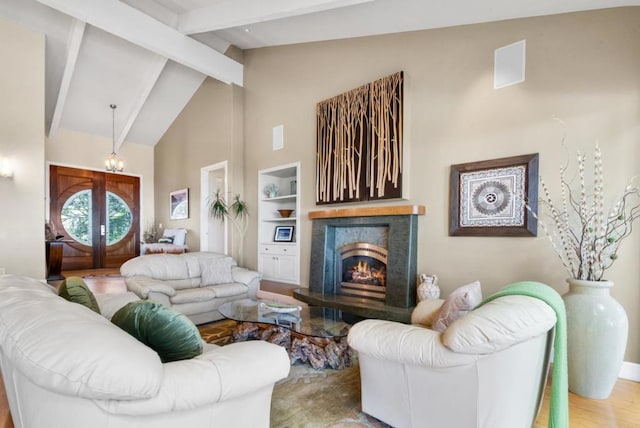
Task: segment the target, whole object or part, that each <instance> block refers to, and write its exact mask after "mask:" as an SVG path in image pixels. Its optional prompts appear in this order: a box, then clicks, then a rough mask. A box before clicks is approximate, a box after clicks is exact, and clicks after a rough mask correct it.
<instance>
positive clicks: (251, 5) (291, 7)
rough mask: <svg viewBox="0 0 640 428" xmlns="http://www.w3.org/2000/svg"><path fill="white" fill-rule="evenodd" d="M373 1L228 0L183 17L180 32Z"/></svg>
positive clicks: (290, 15)
mask: <svg viewBox="0 0 640 428" xmlns="http://www.w3.org/2000/svg"><path fill="white" fill-rule="evenodd" d="M371 1H373V0H271V1H264V0H226V1H221V2H218V3H216V4H214V5H212V6H207V7H203V8H199V9H195V10H192V11H189V12H185V13H183V14H181V15H180V16H179V19H178V30H179V31H180V32H182V33H184V34H195V33H204V32H207V31H215V30H221V29H223V28H232V27H239V26H243V25H250V24H256V23H259V22H264V21H272V20H274V19H280V18H289V17H292V16H298V15H304V14H308V13H313V12H321V11H323V10H330V9H338V8H341V7H346V6H352V5H355V4H360V3H368V2H371Z"/></svg>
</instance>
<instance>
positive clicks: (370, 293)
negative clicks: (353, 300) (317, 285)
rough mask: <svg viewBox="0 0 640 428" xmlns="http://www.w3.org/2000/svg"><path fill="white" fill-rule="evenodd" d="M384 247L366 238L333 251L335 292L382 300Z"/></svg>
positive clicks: (385, 283)
mask: <svg viewBox="0 0 640 428" xmlns="http://www.w3.org/2000/svg"><path fill="white" fill-rule="evenodd" d="M386 291H387V250H386V249H385V248H382V247H380V246H378V245H375V244H370V243H368V242H356V243H355V244H350V245H344V246H342V247H340V248H339V249H338V251H337V252H336V294H342V295H345V296H358V297H362V298H364V299H374V300H380V301H383V302H384V299H385V294H386Z"/></svg>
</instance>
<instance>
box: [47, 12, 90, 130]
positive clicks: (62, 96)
mask: <svg viewBox="0 0 640 428" xmlns="http://www.w3.org/2000/svg"><path fill="white" fill-rule="evenodd" d="M85 26H86V25H85V23H84V22H83V21H80V20H77V19H74V20H73V24H72V25H71V30H70V31H69V37H68V38H67V62H66V64H65V66H64V72H63V74H62V81H61V82H60V89H59V90H58V99H57V100H56V106H55V108H54V110H53V118H52V119H51V125H50V126H49V139H53V138H55V136H56V134H57V133H58V128H59V127H60V121H61V120H62V113H63V112H64V104H65V102H66V101H67V95H68V94H69V86H71V78H72V77H73V72H74V70H75V69H76V64H77V62H78V53H79V52H80V45H81V44H82V38H83V37H84V29H85Z"/></svg>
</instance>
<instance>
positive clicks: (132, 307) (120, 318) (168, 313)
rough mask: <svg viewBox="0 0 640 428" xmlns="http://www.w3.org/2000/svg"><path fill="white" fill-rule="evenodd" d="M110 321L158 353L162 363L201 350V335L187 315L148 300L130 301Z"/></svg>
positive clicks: (190, 356)
mask: <svg viewBox="0 0 640 428" xmlns="http://www.w3.org/2000/svg"><path fill="white" fill-rule="evenodd" d="M111 322H112V323H114V324H115V325H117V326H118V327H120V328H121V329H123V330H124V331H126V332H127V333H129V334H130V335H132V336H133V337H135V338H136V339H138V340H139V341H140V342H142V343H144V344H145V345H147V346H148V347H149V348H151V349H153V350H154V351H156V352H157V353H158V355H159V356H160V359H161V360H162V362H163V363H168V362H170V361H178V360H186V359H189V358H193V357H195V356H197V355H200V354H202V339H201V338H200V332H199V331H198V328H197V327H196V325H195V324H194V323H193V322H192V321H191V320H190V319H189V318H187V316H186V315H184V314H181V313H180V312H178V311H176V310H174V309H171V308H168V307H166V306H164V305H162V304H160V303H157V302H152V301H148V300H140V301H135V302H130V303H128V304H126V305H125V306H123V307H122V308H120V309H119V310H118V312H116V313H115V314H114V315H113V317H112V318H111Z"/></svg>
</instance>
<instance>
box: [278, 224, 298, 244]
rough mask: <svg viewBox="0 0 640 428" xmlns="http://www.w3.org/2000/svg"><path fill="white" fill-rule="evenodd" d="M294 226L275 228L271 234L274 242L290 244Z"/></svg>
mask: <svg viewBox="0 0 640 428" xmlns="http://www.w3.org/2000/svg"><path fill="white" fill-rule="evenodd" d="M293 230H294V226H276V231H275V233H274V234H273V241H274V242H292V241H293Z"/></svg>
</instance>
